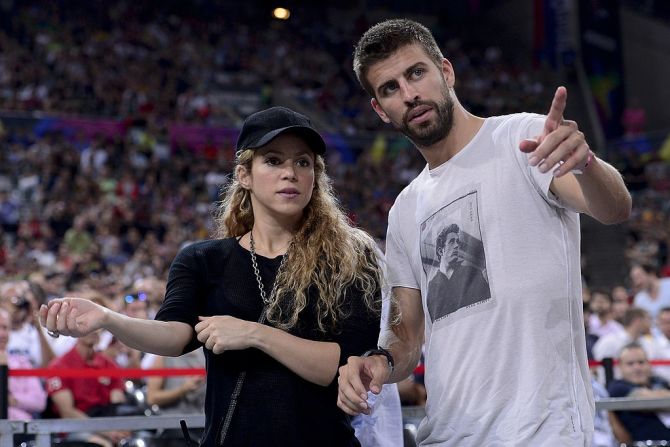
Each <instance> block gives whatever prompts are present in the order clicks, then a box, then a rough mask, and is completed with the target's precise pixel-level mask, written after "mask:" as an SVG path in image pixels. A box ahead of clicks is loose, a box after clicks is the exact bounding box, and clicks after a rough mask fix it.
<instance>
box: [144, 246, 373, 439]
mask: <svg viewBox="0 0 670 447" xmlns="http://www.w3.org/2000/svg"><path fill="white" fill-rule="evenodd" d="M256 258H257V261H258V267H259V270H260V274H261V278H262V280H263V285H264V287H265V290H266V293H267V294H268V295H269V293H270V290H272V285H273V282H274V278H275V276H276V274H277V270H278V268H279V264H280V262H281V259H282V257H281V256H279V257H277V258H275V259H269V258H265V257H262V256H258V255H257V256H256ZM315 295H316V292H315V291H314V290H312V289H310V291H309V293H308V304H307V307H306V308H305V310H303V312H302V313H301V314H300V320H299V323H298V325H297V326H296V327H294V328H292V329H291V330H290V331H288V332H290V333H291V334H293V335H295V336H297V337H301V338H304V339H309V340H317V341H328V342H335V343H337V344H339V346H340V360H339V364H340V365H343V364H345V363H346V362H347V358H348V357H349V356H352V355H361V354H362V353H363V352H364V351H366V350H367V349H370V348H371V347H374V346H376V344H377V337H378V334H379V315H378V314H375V313H373V312H371V311H370V310H368V308H367V307H366V306H365V303H364V301H363V299H362V294H361V292H360V291H359V290H357V289H356V288H354V287H350V288H349V289H348V290H347V293H346V297H347V299H346V304H345V308H346V309H349V310H350V312H349V317H348V318H346V319H343V320H342V321H339V322H338V326H337V330H334V331H328V332H326V333H323V332H321V331H319V329H318V326H317V322H316V317H315V312H316V311H315V309H316V306H315V299H316V296H315ZM262 309H263V303H262V301H261V297H260V293H259V290H258V284H257V282H256V277H255V275H254V271H253V268H252V265H251V254H250V253H249V251H248V250H246V249H245V248H243V247H242V246H240V245H239V242H238V241H237V240H236V239H234V238H229V239H219V240H208V241H202V242H197V243H194V244H191V245H189V246H187V247H186V248H184V249H183V250H181V251H180V253H179V254H178V255H177V257H176V258H175V260H174V262H173V263H172V266H171V267H170V273H169V278H168V283H167V292H166V296H165V301H164V303H163V305H162V307H161V308H160V310H159V312H158V314H157V315H156V319H157V320H162V321H180V322H184V323H187V324H189V325H191V326H195V325H196V324H197V323H198V321H199V320H198V316H212V315H230V316H233V317H236V318H240V319H244V320H248V321H257V320H258V317H259V316H260V313H261V311H262ZM266 324H268V323H266ZM201 346H202V344H201V343H200V342H199V341H198V340H197V338H196V334H195V332H194V333H193V338H192V339H191V342H190V343H189V344H188V346H187V347H186V348H185V350H184V352H189V351H192V350H193V349H196V348H198V347H201ZM203 349H204V348H203ZM205 357H206V360H207V363H206V364H207V397H206V403H205V434H204V439H203V442H202V445H205V446H218V445H219V444H220V436H221V434H220V432H221V428H222V425H223V420H224V418H225V416H226V411H227V410H228V406H229V404H230V396H231V394H232V391H233V388H234V386H235V383H236V381H237V377H238V374H239V373H240V371H243V370H246V371H247V373H246V378H245V381H244V385H243V386H242V392H241V393H240V397H239V400H238V403H237V407H236V409H235V412H234V415H233V419H232V423H231V424H230V428H229V430H228V433H227V434H226V440H225V445H226V446H254V447H255V446H271V445H272V446H338V447H340V446H358V445H360V444H359V442H358V441H357V440H356V438H355V437H354V432H353V429H352V428H351V425H350V418H349V416H348V415H346V414H345V413H344V412H342V411H341V410H340V409H339V408H338V407H337V377H336V376H337V375H336V376H335V378H334V379H333V381H332V382H331V383H330V385H328V386H325V387H324V386H320V385H316V384H314V383H311V382H308V381H307V380H305V379H302V378H301V377H299V376H298V375H297V374H295V373H293V372H292V371H290V370H289V369H288V368H286V367H285V366H283V365H282V364H281V363H279V362H278V361H276V360H274V359H273V358H272V357H270V356H268V355H267V354H265V353H263V352H262V351H260V350H257V349H245V350H241V351H227V352H224V353H223V354H218V355H217V354H214V353H213V352H212V351H210V350H208V349H205Z"/></svg>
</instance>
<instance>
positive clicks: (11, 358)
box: [0, 308, 47, 421]
mask: <svg viewBox="0 0 670 447" xmlns="http://www.w3.org/2000/svg"><path fill="white" fill-rule="evenodd" d="M9 331H10V316H9V312H7V311H6V310H5V309H2V308H0V365H7V366H8V367H9V369H30V368H33V365H32V364H31V363H30V360H29V359H28V358H27V357H26V356H25V355H22V354H11V353H8V352H7V342H8V341H9ZM7 391H8V392H9V396H8V399H7V401H8V404H9V405H8V408H7V415H8V417H9V419H11V420H21V421H24V420H30V419H32V418H33V417H37V416H39V413H41V412H42V411H44V408H45V407H46V402H47V394H46V392H45V391H44V387H43V386H42V382H40V379H38V378H37V377H10V378H9V379H8V381H7Z"/></svg>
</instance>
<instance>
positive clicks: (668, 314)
mask: <svg viewBox="0 0 670 447" xmlns="http://www.w3.org/2000/svg"><path fill="white" fill-rule="evenodd" d="M656 329H657V331H655V333H654V357H653V360H670V307H664V308H663V309H661V310H660V312H659V313H658V317H656ZM654 373H655V374H657V375H659V376H661V377H663V378H664V379H666V380H670V366H656V367H654Z"/></svg>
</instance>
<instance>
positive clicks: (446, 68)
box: [442, 58, 456, 88]
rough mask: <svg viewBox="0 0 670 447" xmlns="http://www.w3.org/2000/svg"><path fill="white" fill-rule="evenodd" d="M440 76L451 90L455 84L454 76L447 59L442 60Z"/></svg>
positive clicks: (452, 68)
mask: <svg viewBox="0 0 670 447" xmlns="http://www.w3.org/2000/svg"><path fill="white" fill-rule="evenodd" d="M442 76H444V80H445V81H447V86H448V87H449V88H453V87H454V85H455V84H456V75H455V74H454V67H453V66H452V65H451V62H449V59H447V58H444V59H442Z"/></svg>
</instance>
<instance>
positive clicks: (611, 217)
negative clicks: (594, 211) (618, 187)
mask: <svg viewBox="0 0 670 447" xmlns="http://www.w3.org/2000/svg"><path fill="white" fill-rule="evenodd" d="M632 209H633V201H632V200H631V197H630V195H627V197H626V198H625V199H624V200H621V201H620V203H618V204H616V206H614V207H613V208H612V209H611V210H610V212H609V213H606V214H603V215H602V216H597V217H596V219H597V220H598V221H599V222H600V223H602V224H605V225H614V224H619V223H622V222H625V221H627V220H628V219H629V218H630V215H631V212H632Z"/></svg>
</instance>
